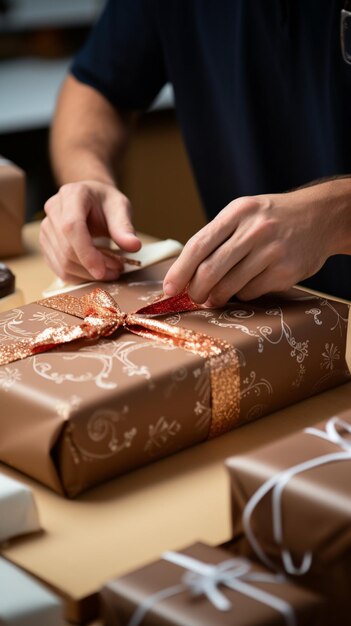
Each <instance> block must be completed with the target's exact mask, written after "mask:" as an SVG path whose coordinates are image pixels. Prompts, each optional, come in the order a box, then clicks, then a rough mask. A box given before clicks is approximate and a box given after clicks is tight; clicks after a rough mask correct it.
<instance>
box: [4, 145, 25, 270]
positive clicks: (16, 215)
mask: <svg viewBox="0 0 351 626" xmlns="http://www.w3.org/2000/svg"><path fill="white" fill-rule="evenodd" d="M24 212H25V174H24V172H23V170H21V169H20V168H19V167H17V166H16V165H14V164H13V163H11V162H10V161H7V160H5V159H2V158H1V157H0V258H5V257H10V256H16V255H18V254H21V253H22V252H23V244H22V234H21V229H22V226H23V222H24Z"/></svg>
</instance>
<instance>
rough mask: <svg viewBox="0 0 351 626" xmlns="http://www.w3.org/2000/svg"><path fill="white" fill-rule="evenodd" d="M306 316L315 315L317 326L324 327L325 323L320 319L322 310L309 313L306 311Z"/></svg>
mask: <svg viewBox="0 0 351 626" xmlns="http://www.w3.org/2000/svg"><path fill="white" fill-rule="evenodd" d="M305 313H306V315H313V321H314V323H315V324H316V325H317V326H322V324H323V322H322V320H320V319H319V315H321V313H322V310H321V309H316V308H313V309H309V310H308V311H305Z"/></svg>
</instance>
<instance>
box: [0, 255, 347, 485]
mask: <svg viewBox="0 0 351 626" xmlns="http://www.w3.org/2000/svg"><path fill="white" fill-rule="evenodd" d="M169 265H170V261H165V262H163V263H160V264H158V265H155V266H152V267H149V268H147V269H143V270H141V271H139V272H135V273H134V274H133V277H132V278H131V277H130V276H129V277H128V276H125V277H123V278H122V279H121V280H120V281H119V282H118V283H117V284H109V285H108V284H107V285H106V284H100V286H101V287H103V288H106V289H107V290H109V292H110V293H111V294H112V295H113V296H114V297H115V298H116V299H117V300H118V303H119V306H120V307H121V309H122V311H128V312H129V311H135V310H136V309H138V307H140V306H144V305H147V304H148V302H150V301H151V300H152V299H153V298H154V297H155V296H156V295H158V294H160V290H161V288H162V279H163V276H164V274H165V272H166V270H167V269H168V267H169ZM88 292H91V286H89V287H84V288H81V289H77V290H76V291H75V292H74V296H75V297H76V298H78V297H80V296H84V294H87V293H88ZM72 297H73V296H72ZM75 302H76V303H77V300H75ZM71 303H72V302H71V301H70V302H69V306H68V304H67V294H63V295H62V296H58V301H55V305H54V304H53V302H52V301H51V302H50V307H53V306H54V308H49V306H48V302H47V301H46V303H45V306H44V305H43V304H30V305H27V306H25V307H22V308H19V309H15V310H13V311H11V312H9V313H7V314H3V315H2V316H0V338H1V345H0V350H1V349H3V350H4V351H5V356H6V354H10V355H11V354H13V353H14V352H15V353H16V350H17V348H16V345H18V344H16V341H17V340H19V339H20V340H23V341H24V343H26V342H27V343H28V341H27V340H29V342H31V341H34V340H36V338H37V337H38V334H39V333H41V331H43V329H45V333H49V334H48V335H45V333H43V335H40V336H41V337H43V336H44V335H45V337H48V336H49V337H50V338H49V339H45V341H46V342H48V343H49V344H50V345H52V341H53V340H52V332H51V330H48V329H54V330H55V333H56V334H55V333H54V334H55V337H56V338H57V337H61V335H62V333H63V334H64V333H65V332H66V331H67V330H68V334H69V335H71V333H72V331H71V330H70V325H72V324H76V325H77V324H78V323H80V324H81V323H82V319H81V317H83V315H84V314H86V312H87V311H86V305H84V306H85V309H84V310H85V313H83V308H84V307H83V306H82V307H81V308H82V310H81V311H80V312H79V314H78V317H75V316H73V315H70V314H69V313H67V311H68V310H69V311H72V306H71ZM79 303H80V301H79ZM178 304H179V303H178ZM73 309H74V310H75V311H76V309H77V306H76V305H75V306H73ZM78 309H79V306H78ZM62 310H66V313H63V312H62ZM160 310H162V311H164V304H163V303H160ZM180 310H181V306H180V304H179V306H178V308H177V306H175V307H174V308H173V309H172V310H168V314H166V315H163V316H161V321H163V322H165V323H166V324H167V328H168V331H167V332H169V335H170V338H169V339H166V343H162V342H160V341H159V340H158V339H156V338H155V337H153V336H152V334H151V331H150V329H145V328H143V323H142V322H140V317H139V318H138V320H139V321H138V323H136V322H134V323H132V324H131V326H132V330H133V329H134V330H135V329H137V330H138V329H139V330H140V329H141V333H142V336H136V335H134V334H132V333H131V332H130V331H129V330H126V329H125V328H123V329H119V330H118V331H117V332H116V333H115V334H113V335H112V336H110V337H105V338H100V339H94V340H92V339H90V340H84V341H79V342H77V341H75V342H74V343H71V344H66V345H65V346H62V347H60V348H56V349H55V350H52V351H49V352H44V353H37V354H36V355H35V356H32V357H30V358H24V359H22V360H17V361H14V362H11V363H5V364H4V365H2V366H1V367H0V402H1V407H2V410H1V415H0V459H1V460H2V461H4V462H5V463H8V464H9V465H12V466H14V467H16V468H18V469H20V470H21V471H23V472H25V473H28V474H29V475H31V476H33V477H34V478H36V479H37V480H40V481H42V482H43V483H45V484H47V485H49V486H50V487H52V488H53V489H55V490H57V491H59V492H61V493H65V494H67V495H69V496H75V495H76V494H78V493H80V492H81V491H83V490H84V489H86V488H88V487H89V486H91V485H93V484H97V483H99V482H102V481H104V480H106V479H108V478H111V477H112V476H116V475H118V474H121V473H123V472H126V471H129V470H131V469H133V468H136V467H140V466H142V465H145V464H146V463H149V462H151V461H154V460H156V459H158V458H162V457H164V456H166V455H169V454H171V453H174V452H176V451H178V450H180V449H183V448H185V447H188V446H191V445H194V444H196V443H199V442H201V441H204V440H206V439H207V438H208V437H212V436H215V435H217V434H220V433H222V432H224V431H227V430H230V429H231V428H234V427H235V426H238V425H240V424H243V423H246V422H248V421H250V420H253V419H256V418H258V417H261V416H262V415H265V414H267V413H270V412H272V411H274V410H276V409H278V408H280V407H283V406H286V405H288V404H291V403H292V402H297V401H299V400H301V399H302V398H305V397H308V396H310V395H313V394H315V393H318V392H320V391H323V390H324V389H327V388H328V387H331V386H335V385H338V384H341V383H343V382H345V381H347V380H350V371H349V368H348V366H347V363H346V359H345V346H346V339H347V329H348V314H349V309H348V306H347V305H346V304H343V303H340V302H334V301H331V300H328V299H326V298H318V297H316V296H313V295H311V294H309V293H307V292H305V291H302V290H299V289H293V290H291V291H290V292H289V293H288V294H285V295H282V296H270V297H266V298H262V299H260V300H259V301H257V302H253V303H248V304H243V303H238V302H233V303H230V304H228V305H226V307H224V308H223V309H218V310H208V309H205V310H204V309H200V310H194V311H192V312H187V313H181V312H180ZM91 319H92V318H89V320H90V321H89V320H88V321H89V324H88V325H89V328H91V327H92V325H93V323H94V320H95V318H94V320H93V322H91ZM124 319H125V318H124V317H123V315H122V321H123V320H124ZM144 319H145V317H144ZM148 319H150V318H148ZM155 319H156V318H152V320H154V321H155ZM159 319H160V318H157V320H156V322H155V325H156V326H157V324H158V323H159ZM152 323H154V322H153V321H151V322H149V325H150V324H152ZM181 328H186V329H190V330H191V331H195V332H201V333H204V334H206V336H207V339H206V340H205V343H207V344H208V345H207V346H206V350H207V349H212V347H213V344H215V348H214V349H215V350H217V348H218V346H221V345H226V346H227V347H228V345H229V352H228V350H227V348H226V350H227V351H226V352H225V355H224V356H223V355H221V354H219V356H218V359H217V357H213V358H212V357H210V358H204V354H203V353H202V352H201V350H202V343H201V342H200V340H198V339H196V340H195V339H194V338H193V336H192V335H191V337H190V339H189V336H188V335H187V339H186V341H187V342H188V344H189V345H191V346H193V351H192V352H189V351H187V350H185V349H183V347H175V343H174V342H175V339H174V341H173V337H174V336H175V335H177V333H182V331H181V330H180V329H181ZM79 332H80V331H79ZM74 336H77V335H74ZM209 336H210V338H208V337H209ZM177 337H178V335H177ZM177 337H176V338H177ZM184 341H185V340H184ZM224 342H227V343H226V344H224ZM199 346H200V349H199ZM204 350H205V348H204ZM194 352H195V353H194ZM198 352H200V354H199V353H198ZM228 354H229V355H230V359H229V358H228ZM222 357H223V358H222ZM216 359H217V360H216ZM228 372H229V373H228ZM211 389H212V392H211ZM223 407H224V408H223ZM224 409H225V410H224Z"/></svg>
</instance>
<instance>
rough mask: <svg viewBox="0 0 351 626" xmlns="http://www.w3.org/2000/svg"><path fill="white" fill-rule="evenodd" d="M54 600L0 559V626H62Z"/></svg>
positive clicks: (35, 583)
mask: <svg viewBox="0 0 351 626" xmlns="http://www.w3.org/2000/svg"><path fill="white" fill-rule="evenodd" d="M63 623H64V621H63V614H62V606H61V601H60V600H59V598H58V597H57V596H55V595H54V594H53V593H51V592H50V591H48V590H47V589H46V588H45V587H44V586H43V585H41V584H39V583H38V582H37V581H36V580H34V578H32V577H31V576H28V574H25V573H24V572H23V571H22V570H20V569H19V568H18V567H16V566H15V565H12V564H11V563H9V562H8V561H6V560H5V559H3V558H0V626H63Z"/></svg>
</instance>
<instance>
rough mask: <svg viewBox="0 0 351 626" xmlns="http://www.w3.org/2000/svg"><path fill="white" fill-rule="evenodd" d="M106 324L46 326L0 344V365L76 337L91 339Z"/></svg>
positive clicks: (68, 341)
mask: <svg viewBox="0 0 351 626" xmlns="http://www.w3.org/2000/svg"><path fill="white" fill-rule="evenodd" d="M105 326H106V324H104V325H102V324H101V325H100V328H97V327H96V326H95V327H93V328H91V327H90V326H89V325H88V324H87V323H85V322H84V323H83V324H76V325H73V326H68V327H67V326H58V327H57V328H46V329H45V330H44V331H42V332H41V333H39V334H38V335H36V336H35V337H31V338H30V339H20V340H19V341H15V342H14V343H8V344H5V343H2V344H0V365H8V364H9V363H13V362H14V361H19V360H21V359H25V358H27V357H29V356H35V355H36V354H40V353H41V352H48V351H49V350H52V349H53V348H56V347H57V346H61V345H63V344H66V343H71V342H72V341H76V340H77V339H93V338H94V337H96V336H100V334H101V330H102V328H101V327H105Z"/></svg>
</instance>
